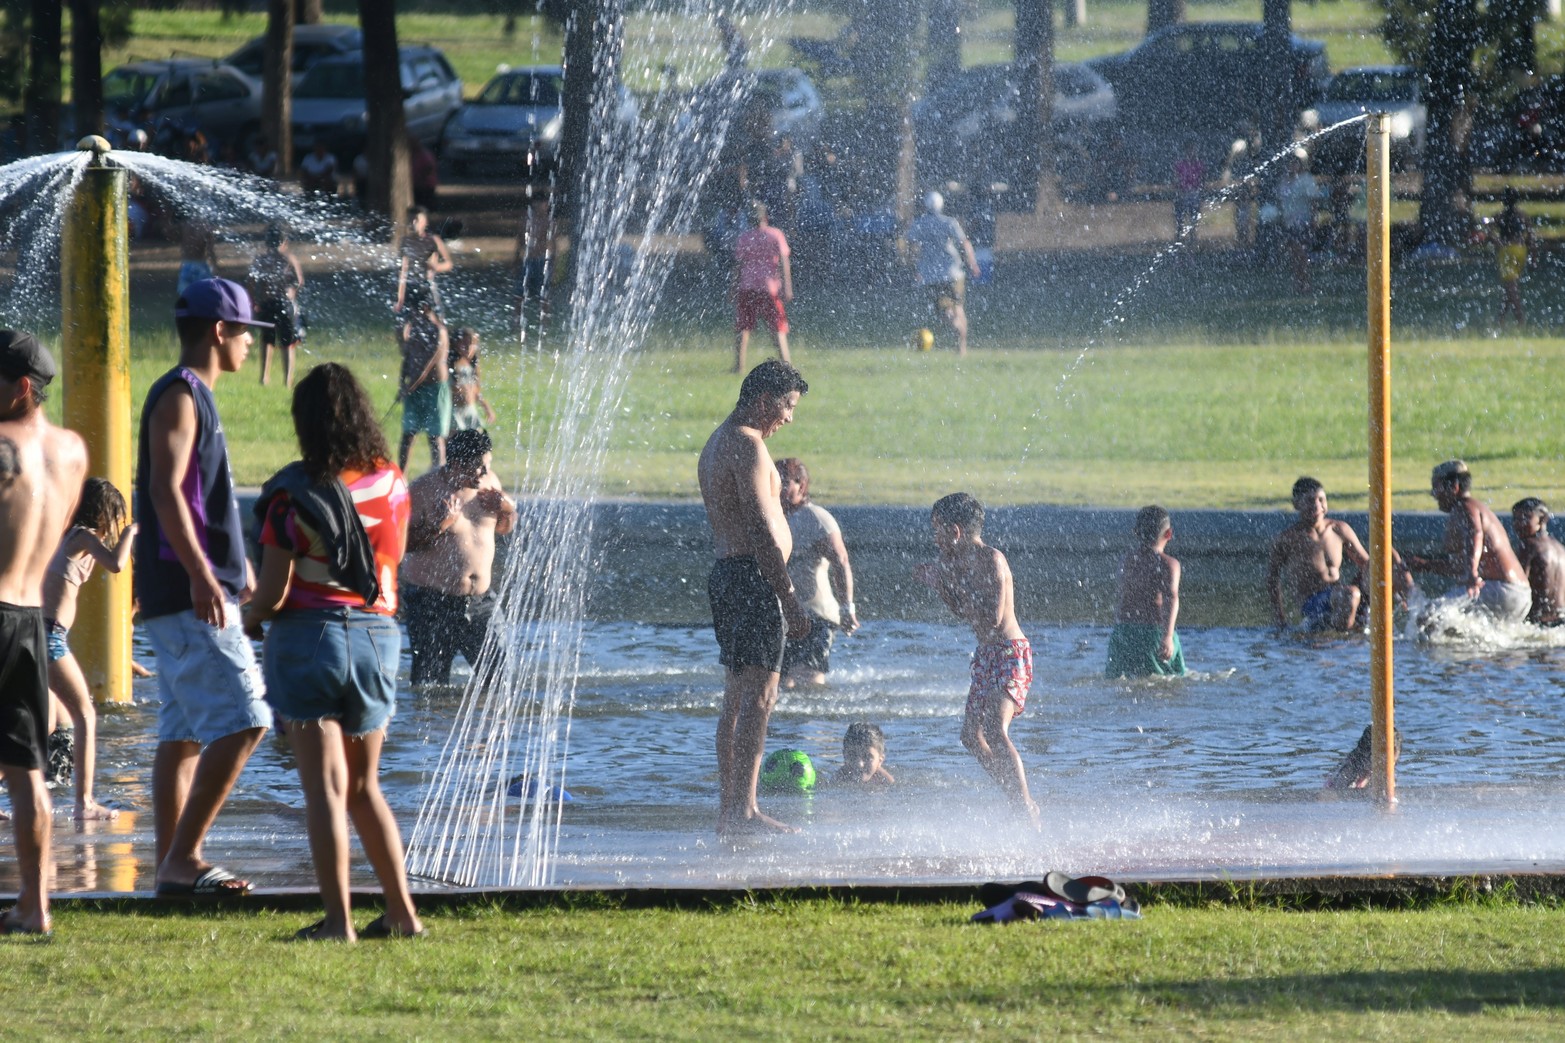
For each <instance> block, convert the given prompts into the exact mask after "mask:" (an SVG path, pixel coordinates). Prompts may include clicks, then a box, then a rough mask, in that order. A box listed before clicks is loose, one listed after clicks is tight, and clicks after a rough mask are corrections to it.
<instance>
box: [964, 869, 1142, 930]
mask: <svg viewBox="0 0 1565 1043" xmlns="http://www.w3.org/2000/svg"><path fill="white" fill-rule="evenodd" d="M978 898H979V901H981V902H983V904H984V908H983V911H981V912H978V913H975V914H973V922H974V923H1009V922H1011V921H1013V920H1139V919H1141V906H1140V904H1139V903H1137V901H1136V900H1135V899H1134V898H1130V897H1128V896H1127V895H1126V894H1125V889H1124V888H1123V887H1121V886H1120V885H1119V884H1116V883H1115V882H1114V881H1112V880H1110V879H1109V878H1108V877H1106V876H1081V877H1071V876H1067V875H1066V874H1064V873H1058V872H1055V873H1049V874H1048V875H1046V876H1045V877H1044V878H1043V879H1042V880H1025V881H1023V882H1022V883H1019V884H996V883H989V884H984V885H983V886H982V887H980V888H979V889H978Z"/></svg>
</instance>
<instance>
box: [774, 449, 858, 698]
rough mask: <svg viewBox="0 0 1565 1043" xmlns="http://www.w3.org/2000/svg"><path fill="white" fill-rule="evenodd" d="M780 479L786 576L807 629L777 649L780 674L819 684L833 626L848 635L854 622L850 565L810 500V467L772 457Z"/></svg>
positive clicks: (836, 530)
mask: <svg viewBox="0 0 1565 1043" xmlns="http://www.w3.org/2000/svg"><path fill="white" fill-rule="evenodd" d="M777 475H778V477H779V478H780V479H781V480H782V509H783V516H784V517H786V518H787V519H788V529H789V532H790V533H791V535H792V536H793V553H792V554H791V555H790V556H789V558H788V575H789V576H790V577H791V578H792V579H793V589H794V593H795V594H796V595H797V596H798V598H799V603H800V604H801V605H803V606H804V608H805V611H807V612H809V614H810V632H809V634H807V635H806V636H805V637H804V638H803V639H801V640H798V641H792V640H790V641H789V642H788V644H787V646H786V647H784V649H783V665H782V673H783V679H784V681H785V683H786V684H787V686H788V687H789V688H792V687H794V686H795V685H801V684H806V685H823V684H825V683H826V674H827V672H828V671H829V670H830V669H831V645H832V638H833V637H834V636H835V635H836V632H837V630H839V629H840V630H841V631H842V632H843V633H845V634H851V633H853V632H854V631H855V630H857V629H858V627H859V617H858V612H857V609H856V608H855V607H854V604H853V566H852V565H850V564H849V563H848V548H847V546H846V545H845V544H844V543H843V542H842V529H841V528H840V527H839V526H838V525H837V519H835V518H833V517H832V516H831V514H830V513H828V512H827V511H826V509H825V508H824V507H820V506H817V505H816V504H815V503H813V502H812V501H811V500H810V472H809V470H808V469H807V468H806V467H805V466H804V461H802V460H799V459H795V458H794V457H789V458H787V459H785V460H778V461H777Z"/></svg>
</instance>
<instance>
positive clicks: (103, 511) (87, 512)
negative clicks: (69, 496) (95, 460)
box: [71, 478, 129, 540]
mask: <svg viewBox="0 0 1565 1043" xmlns="http://www.w3.org/2000/svg"><path fill="white" fill-rule="evenodd" d="M128 514H129V511H128V509H127V508H126V506H125V497H124V496H123V495H121V494H120V491H119V490H118V489H116V488H114V483H113V482H111V481H109V480H108V479H107V478H89V479H87V480H86V481H85V482H83V483H82V498H81V502H80V503H78V504H77V505H76V513H75V514H74V515H72V516H71V524H72V525H78V526H80V527H81V528H83V529H90V530H91V531H93V532H95V533H97V534H98V535H99V536H100V537H101V538H103V539H105V540H110V539H113V538H115V537H117V536H118V535H119V534H120V530H121V529H123V528H125V519H126V517H127V515H128Z"/></svg>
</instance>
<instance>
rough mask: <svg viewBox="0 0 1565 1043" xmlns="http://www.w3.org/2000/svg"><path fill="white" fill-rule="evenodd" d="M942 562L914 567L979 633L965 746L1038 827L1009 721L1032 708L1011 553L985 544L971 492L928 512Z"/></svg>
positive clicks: (980, 512)
mask: <svg viewBox="0 0 1565 1043" xmlns="http://www.w3.org/2000/svg"><path fill="white" fill-rule="evenodd" d="M930 523H931V525H932V526H933V528H934V537H935V546H936V548H938V549H939V552H940V558H939V560H938V561H931V562H925V563H924V564H922V565H919V566H918V567H917V568H915V569H914V570H913V578H914V579H916V580H918V581H919V582H920V583H923V584H925V585H927V586H929V587H932V588H934V590H935V592H936V593H938V594H939V595H940V600H941V601H944V602H945V603H946V607H947V608H949V609H950V610H951V611H952V612H953V613H955V614H956V617H957V618H958V619H960V620H961V621H962V622H964V623H966V624H967V625H968V626H970V627H972V628H973V636H974V637H976V638H977V639H978V647H977V648H976V649H974V651H973V662H972V678H973V683H972V686H971V687H970V688H969V689H968V692H967V711H966V715H965V717H964V718H963V721H962V745H963V746H965V747H967V749H968V751H969V752H970V753H972V755H973V756H974V757H976V758H977V759H978V763H979V764H980V765H982V766H983V769H984V770H985V771H987V772H988V773H989V774H990V775H991V776H992V777H993V778H994V780H995V781H996V782H998V783H999V784H1000V786H1001V788H1002V789H1004V790H1005V791H1006V793H1007V794H1008V795H1009V796H1010V798H1011V800H1012V802H1013V803H1014V804H1015V805H1016V806H1017V807H1018V808H1020V809H1021V810H1023V811H1025V812H1026V813H1027V816H1028V818H1030V819H1031V820H1032V823H1033V825H1034V826H1035V827H1036V826H1038V824H1039V819H1038V805H1037V804H1035V803H1033V800H1032V796H1031V795H1030V794H1029V793H1028V792H1027V773H1026V771H1025V769H1024V768H1023V767H1022V758H1021V755H1020V754H1019V753H1017V752H1016V747H1015V745H1014V744H1012V742H1011V736H1010V727H1011V718H1013V717H1015V716H1016V715H1017V714H1019V713H1021V712H1022V711H1023V710H1024V709H1025V708H1026V706H1027V689H1028V688H1030V687H1031V686H1032V645H1031V644H1029V643H1028V641H1027V635H1025V634H1023V633H1022V628H1021V627H1020V626H1018V625H1017V622H1016V596H1015V588H1014V585H1013V584H1012V582H1011V566H1010V564H1009V563H1008V562H1007V561H1006V560H1005V555H1004V554H1001V553H1000V552H999V551H997V550H995V549H994V548H993V547H990V546H988V545H986V544H985V543H984V541H983V530H984V508H983V504H981V503H979V502H978V501H977V500H975V499H974V498H973V497H971V496H969V495H968V494H967V493H952V494H951V495H950V496H945V497H942V498H941V499H939V500H938V501H936V503H935V506H934V509H933V510H932V511H931V512H930Z"/></svg>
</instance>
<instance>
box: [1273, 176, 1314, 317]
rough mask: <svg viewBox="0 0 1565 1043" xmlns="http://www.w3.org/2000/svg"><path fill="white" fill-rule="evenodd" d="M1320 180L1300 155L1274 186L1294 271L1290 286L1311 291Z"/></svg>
mask: <svg viewBox="0 0 1565 1043" xmlns="http://www.w3.org/2000/svg"><path fill="white" fill-rule="evenodd" d="M1320 198H1321V190H1320V185H1319V183H1317V182H1316V180H1315V176H1314V175H1313V174H1311V173H1310V171H1309V165H1308V163H1307V162H1306V161H1305V158H1304V157H1303V156H1302V155H1295V156H1294V157H1293V158H1292V159H1291V160H1289V161H1288V173H1287V175H1286V176H1285V177H1284V178H1283V179H1282V182H1281V184H1279V185H1278V186H1277V210H1278V216H1279V217H1280V218H1281V220H1282V234H1283V249H1284V250H1285V251H1287V257H1288V267H1289V270H1290V271H1292V273H1293V288H1294V290H1295V291H1297V292H1298V293H1309V292H1310V285H1311V284H1310V249H1311V247H1313V246H1314V245H1315V241H1314V240H1315V206H1316V204H1317V202H1319V200H1320Z"/></svg>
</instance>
